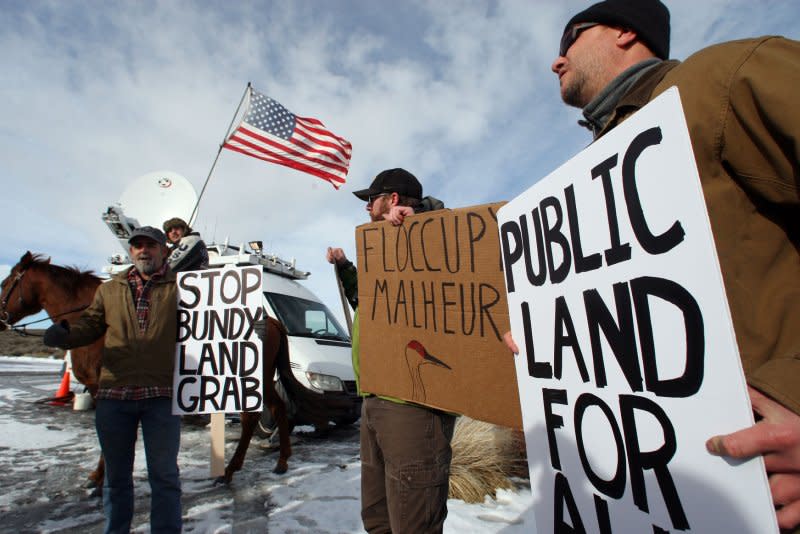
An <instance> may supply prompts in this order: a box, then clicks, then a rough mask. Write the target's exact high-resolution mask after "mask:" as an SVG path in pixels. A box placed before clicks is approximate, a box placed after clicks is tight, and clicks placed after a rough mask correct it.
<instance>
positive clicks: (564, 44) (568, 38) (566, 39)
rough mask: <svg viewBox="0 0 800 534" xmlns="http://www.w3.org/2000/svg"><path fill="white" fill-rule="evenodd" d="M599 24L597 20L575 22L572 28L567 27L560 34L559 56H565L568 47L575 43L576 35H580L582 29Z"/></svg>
mask: <svg viewBox="0 0 800 534" xmlns="http://www.w3.org/2000/svg"><path fill="white" fill-rule="evenodd" d="M599 25H600V23H599V22H581V23H579V24H575V25H574V26H573V27H572V28H569V29H568V30H567V31H565V32H564V35H562V36H561V45H560V46H559V48H558V55H559V56H561V57H563V56H566V55H567V50H569V47H571V46H572V45H573V44H575V41H577V40H578V36H580V34H581V33H582V32H583V31H584V30H588V29H589V28H592V27H594V26H599Z"/></svg>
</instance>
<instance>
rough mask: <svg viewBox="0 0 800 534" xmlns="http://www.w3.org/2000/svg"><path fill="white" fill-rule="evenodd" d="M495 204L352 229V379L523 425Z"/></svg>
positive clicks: (367, 387)
mask: <svg viewBox="0 0 800 534" xmlns="http://www.w3.org/2000/svg"><path fill="white" fill-rule="evenodd" d="M502 205H503V203H495V204H483V205H480V206H472V207H467V208H460V209H454V210H439V211H434V212H430V213H425V214H420V215H415V216H413V217H409V218H407V219H406V220H405V222H404V223H403V224H402V225H401V226H392V225H391V224H390V223H388V222H380V223H369V224H364V225H361V226H359V227H357V228H356V252H357V255H358V302H359V322H360V339H359V345H360V385H361V389H362V390H363V391H366V392H370V393H375V394H378V395H389V396H392V397H398V398H401V399H406V400H412V401H414V402H418V403H420V404H425V405H427V406H432V407H434V408H439V409H442V410H447V411H451V412H457V413H460V414H464V415H468V416H469V417H472V418H473V419H480V420H482V421H487V422H490V423H495V424H498V425H503V426H508V427H514V428H522V417H521V414H520V407H519V394H518V391H517V379H516V375H515V370H514V359H513V356H512V355H511V353H510V352H509V350H508V349H507V348H506V346H505V344H504V343H503V341H502V336H503V334H504V333H505V332H507V331H508V330H509V319H508V305H507V303H506V290H505V280H504V277H503V271H502V259H501V257H500V244H499V238H498V231H497V220H496V213H497V209H498V208H499V207H500V206H502Z"/></svg>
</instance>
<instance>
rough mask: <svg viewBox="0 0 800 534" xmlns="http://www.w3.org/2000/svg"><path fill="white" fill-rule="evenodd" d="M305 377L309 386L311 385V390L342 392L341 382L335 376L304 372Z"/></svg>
mask: <svg viewBox="0 0 800 534" xmlns="http://www.w3.org/2000/svg"><path fill="white" fill-rule="evenodd" d="M306 377H307V378H308V382H309V384H311V387H313V388H316V389H320V390H322V391H344V386H343V385H342V381H341V380H340V379H339V377H337V376H332V375H323V374H320V373H312V372H311V371H306Z"/></svg>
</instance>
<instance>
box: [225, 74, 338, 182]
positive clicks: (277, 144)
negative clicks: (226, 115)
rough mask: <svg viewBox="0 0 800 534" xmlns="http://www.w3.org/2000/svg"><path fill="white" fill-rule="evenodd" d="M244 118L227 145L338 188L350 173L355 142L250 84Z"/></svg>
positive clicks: (227, 140)
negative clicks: (317, 178) (299, 113)
mask: <svg viewBox="0 0 800 534" xmlns="http://www.w3.org/2000/svg"><path fill="white" fill-rule="evenodd" d="M249 91H250V99H249V105H248V108H247V111H246V112H245V114H244V118H243V119H242V122H241V123H240V124H239V126H238V127H237V128H236V130H234V131H233V133H231V135H229V136H228V138H227V139H226V140H225V143H224V144H223V145H222V146H223V147H224V148H229V149H230V150H235V151H237V152H241V153H242V154H247V155H248V156H253V157H254V158H258V159H263V160H264V161H269V162H270V163H277V164H278V165H285V166H287V167H292V168H293V169H297V170H299V171H303V172H307V173H309V174H313V175H314V176H317V177H319V178H322V179H323V180H326V181H328V182H330V184H331V185H333V187H335V188H336V189H339V186H340V185H342V184H343V183H344V181H345V177H346V176H347V169H348V166H349V165H350V154H351V153H352V151H353V150H352V146H351V145H350V142H349V141H347V140H346V139H344V138H342V137H339V136H338V135H335V134H333V133H331V132H330V131H328V130H327V129H326V128H325V125H323V124H322V123H321V122H320V121H318V120H317V119H311V118H307V117H298V116H296V115H294V114H293V113H292V112H291V111H289V110H288V109H286V108H285V107H283V106H282V105H280V104H279V103H278V102H276V101H275V100H273V99H271V98H270V97H268V96H266V95H263V94H261V93H259V92H258V91H255V90H254V89H252V88H250V90H249Z"/></svg>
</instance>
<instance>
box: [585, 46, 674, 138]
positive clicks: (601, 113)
mask: <svg viewBox="0 0 800 534" xmlns="http://www.w3.org/2000/svg"><path fill="white" fill-rule="evenodd" d="M659 63H661V60H660V59H658V58H656V57H654V58H651V59H645V60H644V61H640V62H639V63H637V64H636V65H634V66H632V67H629V68H627V69H626V70H624V71H623V72H622V73H621V74H620V75H619V76H617V77H616V78H614V79H613V80H611V83H609V84H608V85H606V86H605V88H604V89H603V90H602V91H600V93H598V95H597V96H596V97H594V99H592V101H591V102H589V103H588V104H586V107H584V108H583V116H584V117H586V120H585V121H584V120H580V121H578V124H580V125H581V126H584V127H586V128H588V129H589V130H591V132H592V136H593V137H594V138H595V139H596V138H597V134H599V133H600V132H601V131H602V130H603V127H604V126H605V125H606V124H607V123H608V121H609V119H610V118H611V114H612V113H613V112H614V108H615V107H616V105H617V102H619V100H620V98H622V97H623V96H624V95H625V93H627V92H628V89H630V88H631V86H633V84H635V83H636V82H637V81H638V80H639V78H641V77H642V76H644V74H645V73H646V72H647V71H649V70H650V69H651V68H653V67H655V66H656V65H657V64H659Z"/></svg>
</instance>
